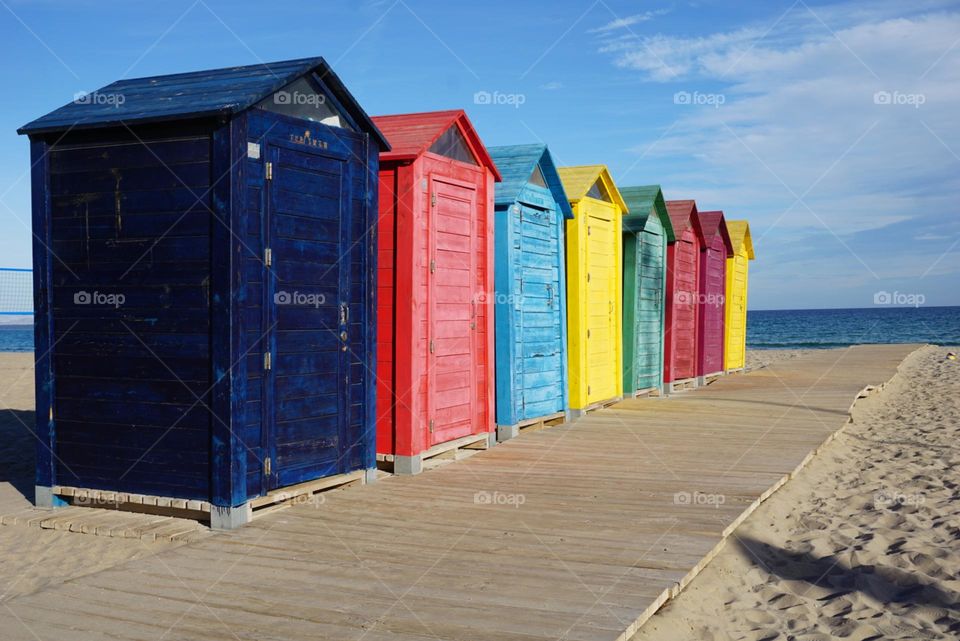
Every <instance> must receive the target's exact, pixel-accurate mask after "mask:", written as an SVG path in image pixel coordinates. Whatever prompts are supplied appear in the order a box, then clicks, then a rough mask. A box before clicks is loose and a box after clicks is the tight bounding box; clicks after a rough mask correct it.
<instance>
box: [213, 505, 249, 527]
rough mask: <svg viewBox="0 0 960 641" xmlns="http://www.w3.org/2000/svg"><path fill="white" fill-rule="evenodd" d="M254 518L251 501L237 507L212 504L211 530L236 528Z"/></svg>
mask: <svg viewBox="0 0 960 641" xmlns="http://www.w3.org/2000/svg"><path fill="white" fill-rule="evenodd" d="M252 518H253V508H252V507H251V506H250V504H249V503H244V504H243V505H238V506H236V507H220V506H217V505H211V506H210V529H211V530H235V529H237V528H238V527H240V526H241V525H244V524H245V523H249V522H250V520H251V519H252Z"/></svg>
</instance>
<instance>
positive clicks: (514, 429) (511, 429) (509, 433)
mask: <svg viewBox="0 0 960 641" xmlns="http://www.w3.org/2000/svg"><path fill="white" fill-rule="evenodd" d="M519 435H520V426H519V425H497V442H498V443H503V442H504V441H509V440H510V439H512V438H517V436H519Z"/></svg>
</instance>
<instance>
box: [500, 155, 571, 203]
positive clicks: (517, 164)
mask: <svg viewBox="0 0 960 641" xmlns="http://www.w3.org/2000/svg"><path fill="white" fill-rule="evenodd" d="M487 151H488V152H490V157H491V158H493V162H494V164H496V165H497V169H499V170H500V175H501V177H502V178H503V181H502V182H500V183H497V187H496V195H495V196H494V204H495V205H498V206H499V205H507V206H509V205H512V204H513V203H514V202H516V200H517V197H518V196H519V195H520V191H521V190H522V189H523V188H524V187H525V186H526V185H527V181H528V180H529V179H530V174H532V173H533V170H534V168H535V167H536V166H537V164H538V163H539V164H540V171H541V172H543V178H544V180H545V181H546V183H547V187H548V188H549V189H550V192H551V193H552V194H553V199H554V200H555V201H557V206H558V207H560V211H561V212H563V216H564V218H573V210H572V209H571V208H570V201H569V199H568V198H567V194H566V192H565V191H564V189H563V183H561V182H560V174H558V173H557V166H556V165H554V164H553V157H552V156H551V155H550V150H549V149H547V146H546V145H543V144H532V145H505V146H502V147H488V148H487Z"/></svg>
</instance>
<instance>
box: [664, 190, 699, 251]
mask: <svg viewBox="0 0 960 641" xmlns="http://www.w3.org/2000/svg"><path fill="white" fill-rule="evenodd" d="M667 213H668V214H670V222H671V223H672V224H673V233H674V236H676V238H677V240H679V239H680V236H681V235H683V232H685V231H686V230H687V228H688V227H690V226H693V228H694V231H696V232H697V236H699V237H700V240H701V241H703V230H702V229H701V228H700V219H699V218H698V217H697V201H695V200H668V201H667Z"/></svg>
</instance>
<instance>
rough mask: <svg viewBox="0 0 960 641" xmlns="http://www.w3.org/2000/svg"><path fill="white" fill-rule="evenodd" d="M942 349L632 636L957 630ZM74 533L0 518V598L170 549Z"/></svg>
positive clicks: (2, 426)
mask: <svg viewBox="0 0 960 641" xmlns="http://www.w3.org/2000/svg"><path fill="white" fill-rule="evenodd" d="M954 351H956V350H954ZM945 353H946V350H945V349H941V348H925V349H924V350H922V351H921V352H919V353H918V354H916V355H914V356H913V357H911V358H910V359H908V360H907V361H906V362H905V364H904V365H903V366H902V368H901V373H900V374H899V375H898V376H897V377H896V378H895V379H894V380H893V381H892V382H891V383H890V384H889V385H888V386H887V387H886V388H885V389H884V390H883V391H882V392H878V393H875V394H874V395H872V396H870V397H868V398H866V399H863V400H860V401H859V402H858V403H857V406H856V410H855V422H854V423H853V424H851V425H849V426H848V427H847V430H846V432H845V433H844V434H843V435H842V436H841V437H839V438H838V439H837V440H835V441H834V442H833V443H831V444H830V445H829V446H827V448H826V449H825V450H824V451H823V452H822V454H821V455H820V456H818V457H817V458H815V459H814V460H813V461H812V462H811V463H810V465H809V466H808V467H806V468H805V469H804V470H803V471H801V472H800V474H799V475H798V476H797V477H796V478H795V479H793V480H792V481H790V482H789V483H787V484H786V485H785V486H784V487H783V488H782V489H781V490H780V491H779V492H777V493H775V494H774V495H773V496H772V497H771V498H770V499H769V500H768V501H767V502H766V503H765V504H764V505H762V506H761V507H760V508H759V509H758V510H757V511H756V512H755V513H754V514H753V515H751V517H750V518H748V519H747V520H746V521H745V523H744V524H743V525H741V527H740V528H739V529H738V530H737V531H736V533H735V534H736V536H735V538H732V539H731V541H730V543H729V544H728V545H727V546H726V547H725V548H724V549H723V550H722V551H721V553H720V554H719V556H717V558H716V559H715V560H714V561H713V562H712V563H710V564H709V565H708V566H707V567H706V569H705V570H704V571H703V572H702V573H701V574H700V575H699V576H698V577H697V578H696V579H694V581H693V582H692V583H691V585H690V586H689V587H688V589H687V590H685V591H684V592H683V593H682V594H680V596H679V597H678V598H677V599H676V600H674V601H673V602H671V603H670V604H668V605H667V606H666V607H665V608H664V609H663V610H661V611H660V612H659V613H658V614H657V615H655V616H654V617H653V618H652V619H651V620H650V621H648V622H647V624H646V625H645V626H644V627H643V628H642V629H641V631H640V632H639V633H638V634H637V635H636V636H635V637H634V639H635V641H650V640H654V639H669V640H671V641H673V640H676V639H705V640H711V639H768V640H773V639H784V640H786V639H797V640H803V639H808V640H810V639H830V638H845V639H859V640H864V639H872V638H880V637H879V636H877V635H882V637H883V638H901V639H927V638H958V637H960V609H958V607H960V606H958V598H957V592H958V591H960V579H958V577H960V500H958V498H960V496H958V489H960V447H958V445H957V443H958V435H960V434H958V433H960V389H958V388H960V361H945V360H944V355H945ZM802 354H803V352H802V351H801V350H765V351H763V352H756V353H755V352H751V353H750V356H749V358H750V359H751V361H752V363H753V364H754V366H760V365H762V364H763V363H769V362H774V361H775V360H780V359H784V358H798V357H801V356H802ZM31 367H32V358H31V356H30V355H24V354H0V403H2V406H3V408H4V409H5V410H6V411H3V412H0V443H3V446H2V447H0V470H2V476H0V513H5V512H11V511H15V510H16V509H20V508H22V507H25V506H28V505H29V499H32V489H33V472H32V469H33V460H34V459H33V449H34V438H33V435H32V434H31V433H30V431H29V429H28V428H29V427H30V426H32V425H33V420H34V417H33V411H32V407H33V376H32V369H31ZM851 400H852V399H851ZM76 537H77V535H75V534H69V533H63V532H57V531H50V530H42V531H41V530H37V529H33V528H25V527H18V526H3V525H0V601H4V600H8V599H11V598H13V597H15V596H18V595H22V594H27V593H29V592H32V591H37V590H41V589H43V588H44V587H45V586H48V585H54V584H57V583H60V582H63V581H67V580H69V579H70V578H73V577H77V576H81V575H84V574H89V573H93V572H97V571H99V570H102V569H106V568H109V567H112V566H115V565H118V564H121V563H124V562H126V561H128V560H132V559H136V558H140V557H143V556H147V555H151V554H155V553H156V552H158V551H160V550H163V549H167V548H169V547H171V546H172V545H175V544H170V543H145V542H140V541H134V540H128V539H113V538H101V537H93V536H87V537H84V540H83V545H77V539H76Z"/></svg>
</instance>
